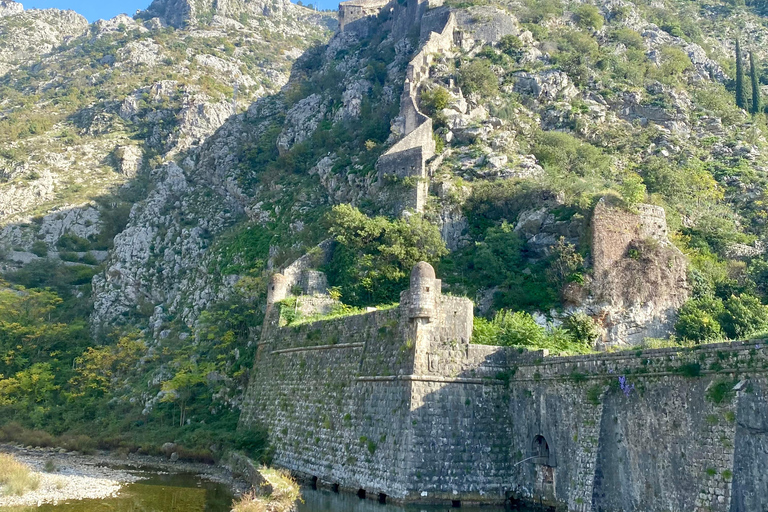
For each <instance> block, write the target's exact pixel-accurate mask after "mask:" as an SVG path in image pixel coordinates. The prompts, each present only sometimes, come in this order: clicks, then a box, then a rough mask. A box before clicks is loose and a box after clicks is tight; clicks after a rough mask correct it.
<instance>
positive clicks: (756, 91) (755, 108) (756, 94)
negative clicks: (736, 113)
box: [749, 52, 762, 114]
mask: <svg viewBox="0 0 768 512" xmlns="http://www.w3.org/2000/svg"><path fill="white" fill-rule="evenodd" d="M749 79H750V81H751V82H752V109H751V110H750V112H751V113H753V114H757V113H758V112H760V110H761V109H762V105H760V83H759V81H758V79H757V66H755V54H754V53H753V52H749Z"/></svg>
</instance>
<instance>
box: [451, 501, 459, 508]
mask: <svg viewBox="0 0 768 512" xmlns="http://www.w3.org/2000/svg"><path fill="white" fill-rule="evenodd" d="M451 507H453V508H461V500H453V501H451Z"/></svg>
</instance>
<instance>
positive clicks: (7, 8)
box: [0, 0, 24, 17]
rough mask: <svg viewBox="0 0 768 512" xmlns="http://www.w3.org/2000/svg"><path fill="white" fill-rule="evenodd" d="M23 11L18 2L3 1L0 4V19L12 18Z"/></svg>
mask: <svg viewBox="0 0 768 512" xmlns="http://www.w3.org/2000/svg"><path fill="white" fill-rule="evenodd" d="M22 11H24V6H23V5H21V4H20V3H18V2H12V1H10V0H3V1H1V2H0V17H3V16H12V15H14V14H19V13H20V12H22Z"/></svg>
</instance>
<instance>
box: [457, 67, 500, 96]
mask: <svg viewBox="0 0 768 512" xmlns="http://www.w3.org/2000/svg"><path fill="white" fill-rule="evenodd" d="M458 83H459V87H461V90H462V91H464V93H465V94H471V93H478V94H480V95H481V96H495V95H496V93H498V92H499V80H498V78H496V74H495V73H494V72H493V71H492V70H491V65H490V64H489V63H488V62H486V61H484V60H473V61H471V62H469V63H467V64H464V65H463V66H461V69H459V80H458Z"/></svg>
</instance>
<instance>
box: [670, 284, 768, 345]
mask: <svg viewBox="0 0 768 512" xmlns="http://www.w3.org/2000/svg"><path fill="white" fill-rule="evenodd" d="M765 328H768V308H767V307H766V306H763V305H762V304H761V303H760V300H759V299H758V298H757V297H754V296H752V295H749V294H746V293H744V294H741V295H739V296H736V295H731V296H730V297H729V298H728V299H726V300H725V301H723V300H722V299H720V298H717V297H702V298H698V299H692V300H689V301H688V302H686V303H685V305H684V306H683V307H682V308H681V309H680V317H679V319H678V321H677V324H676V325H675V329H676V330H677V333H678V334H679V335H680V336H682V337H683V338H686V339H690V340H694V341H709V340H716V339H720V338H722V337H723V335H726V336H727V337H729V338H739V337H744V336H749V335H750V334H753V333H755V332H758V331H761V330H763V329H765Z"/></svg>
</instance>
